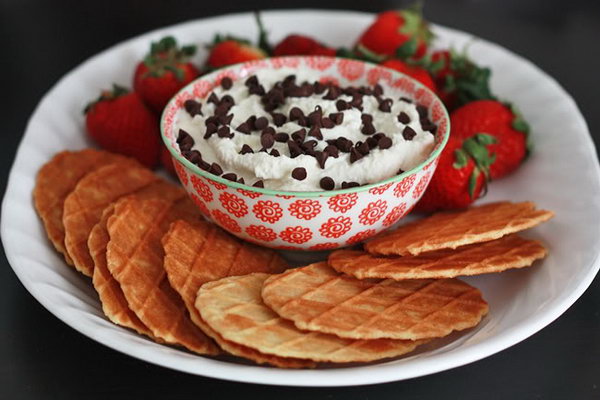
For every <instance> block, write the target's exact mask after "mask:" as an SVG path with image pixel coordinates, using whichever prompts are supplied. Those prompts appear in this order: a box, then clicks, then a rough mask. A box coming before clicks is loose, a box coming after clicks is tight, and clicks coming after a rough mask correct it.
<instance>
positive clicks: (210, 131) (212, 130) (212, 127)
mask: <svg viewBox="0 0 600 400" xmlns="http://www.w3.org/2000/svg"><path fill="white" fill-rule="evenodd" d="M217 129H218V128H217V125H216V124H213V123H210V122H209V123H208V124H206V132H204V139H208V138H209V137H211V136H212V134H213V133H216V132H217Z"/></svg>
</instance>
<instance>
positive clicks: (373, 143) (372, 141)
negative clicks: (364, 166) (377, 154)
mask: <svg viewBox="0 0 600 400" xmlns="http://www.w3.org/2000/svg"><path fill="white" fill-rule="evenodd" d="M365 143H366V144H367V145H368V146H369V149H371V150H373V149H374V148H375V147H377V139H375V138H374V137H373V136H371V137H368V138H367V140H366V141H365Z"/></svg>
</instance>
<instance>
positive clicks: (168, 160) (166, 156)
mask: <svg viewBox="0 0 600 400" xmlns="http://www.w3.org/2000/svg"><path fill="white" fill-rule="evenodd" d="M160 163H161V164H162V166H163V167H164V168H165V169H166V170H167V172H168V173H169V174H171V176H173V177H175V178H177V172H176V171H175V166H173V158H172V157H171V153H170V152H169V149H167V147H166V146H165V145H164V144H163V145H162V146H160Z"/></svg>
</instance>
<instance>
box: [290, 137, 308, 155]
mask: <svg viewBox="0 0 600 400" xmlns="http://www.w3.org/2000/svg"><path fill="white" fill-rule="evenodd" d="M287 144H288V148H289V150H290V158H296V157H298V156H299V155H301V154H304V153H303V152H302V148H301V147H300V146H299V145H298V143H296V142H295V141H293V140H288V142H287Z"/></svg>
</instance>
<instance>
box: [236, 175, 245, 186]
mask: <svg viewBox="0 0 600 400" xmlns="http://www.w3.org/2000/svg"><path fill="white" fill-rule="evenodd" d="M237 183H241V184H242V185H243V184H245V183H246V181H244V178H242V177H240V179H238V180H237Z"/></svg>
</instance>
